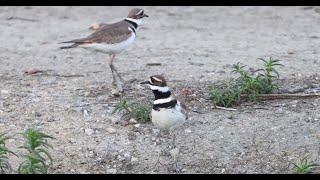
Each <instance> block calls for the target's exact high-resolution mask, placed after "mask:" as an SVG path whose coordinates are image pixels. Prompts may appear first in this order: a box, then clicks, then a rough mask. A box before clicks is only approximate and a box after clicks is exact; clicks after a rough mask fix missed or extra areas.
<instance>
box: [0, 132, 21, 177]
mask: <svg viewBox="0 0 320 180" xmlns="http://www.w3.org/2000/svg"><path fill="white" fill-rule="evenodd" d="M7 139H10V137H7V136H5V134H4V133H2V134H0V174H5V173H11V172H12V168H11V165H10V163H9V161H8V157H7V155H8V154H13V155H15V156H17V155H16V154H15V153H14V152H12V151H10V150H9V149H8V148H7V147H6V143H5V141H6V140H7Z"/></svg>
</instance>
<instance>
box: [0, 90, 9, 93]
mask: <svg viewBox="0 0 320 180" xmlns="http://www.w3.org/2000/svg"><path fill="white" fill-rule="evenodd" d="M1 94H9V91H8V90H5V89H3V90H1Z"/></svg>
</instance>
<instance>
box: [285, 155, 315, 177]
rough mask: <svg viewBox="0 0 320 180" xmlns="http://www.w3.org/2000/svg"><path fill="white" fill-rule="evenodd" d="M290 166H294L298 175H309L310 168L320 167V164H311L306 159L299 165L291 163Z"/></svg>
mask: <svg viewBox="0 0 320 180" xmlns="http://www.w3.org/2000/svg"><path fill="white" fill-rule="evenodd" d="M290 164H293V165H294V168H295V171H296V172H297V173H298V174H308V173H310V168H312V167H319V166H320V164H318V163H309V162H308V160H307V158H306V157H305V158H303V159H301V160H300V161H299V162H298V164H296V163H290Z"/></svg>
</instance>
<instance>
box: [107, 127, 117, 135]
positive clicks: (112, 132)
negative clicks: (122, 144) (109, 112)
mask: <svg viewBox="0 0 320 180" xmlns="http://www.w3.org/2000/svg"><path fill="white" fill-rule="evenodd" d="M107 132H108V133H110V134H114V133H116V129H114V128H111V127H109V128H107Z"/></svg>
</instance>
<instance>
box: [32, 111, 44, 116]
mask: <svg viewBox="0 0 320 180" xmlns="http://www.w3.org/2000/svg"><path fill="white" fill-rule="evenodd" d="M34 115H35V116H36V117H40V116H42V115H43V114H42V113H40V112H35V113H34Z"/></svg>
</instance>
